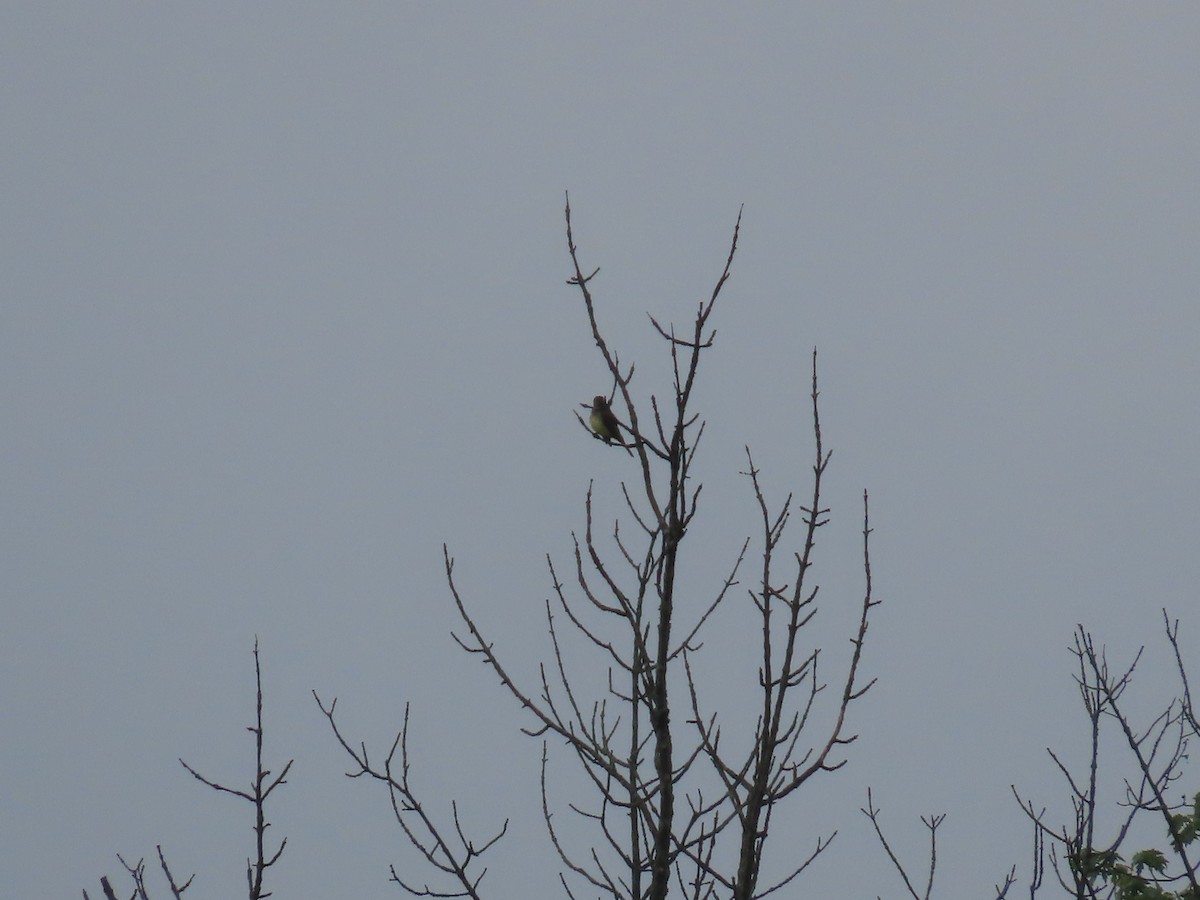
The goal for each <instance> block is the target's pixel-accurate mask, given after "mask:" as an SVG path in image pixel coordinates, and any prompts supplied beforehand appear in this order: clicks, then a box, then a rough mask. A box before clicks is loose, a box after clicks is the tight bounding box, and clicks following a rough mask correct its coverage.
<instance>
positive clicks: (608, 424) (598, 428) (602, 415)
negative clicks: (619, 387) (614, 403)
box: [588, 394, 632, 452]
mask: <svg viewBox="0 0 1200 900" xmlns="http://www.w3.org/2000/svg"><path fill="white" fill-rule="evenodd" d="M588 424H590V425H591V426H592V431H594V432H596V434H598V435H599V436H600V437H602V438H603V439H604V443H606V444H611V443H612V442H613V441H616V442H617V443H618V444H620V445H621V446H622V447H625V443H624V442H623V441H622V440H621V425H620V423H619V422H618V421H617V417H616V416H615V415H613V411H612V410H611V409H610V408H609V405H608V400H606V399H605V398H604V396H603V395H602V394H597V395H596V397H595V398H594V399H593V400H592V414H591V416H589V417H588ZM625 449H626V451H628V452H632V451H630V450H629V448H628V447H625Z"/></svg>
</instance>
